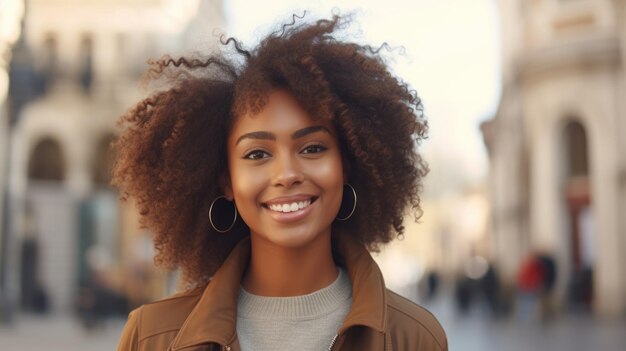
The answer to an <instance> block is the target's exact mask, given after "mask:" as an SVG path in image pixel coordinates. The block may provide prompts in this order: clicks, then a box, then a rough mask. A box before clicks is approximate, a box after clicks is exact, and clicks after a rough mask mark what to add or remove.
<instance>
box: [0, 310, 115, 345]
mask: <svg viewBox="0 0 626 351" xmlns="http://www.w3.org/2000/svg"><path fill="white" fill-rule="evenodd" d="M124 322H125V320H122V319H117V320H111V321H109V323H106V324H105V325H103V326H102V327H101V328H95V329H93V330H92V331H90V332H87V331H86V329H85V328H84V327H83V326H82V325H80V322H79V320H78V319H76V318H74V317H73V316H69V315H61V314H56V315H52V316H49V317H39V316H32V315H19V316H18V317H17V321H16V323H15V324H13V325H12V326H6V325H0V345H2V349H3V350H20V351H34V350H49V351H57V350H59V351H61V350H63V351H78V350H90V351H111V350H115V347H116V346H117V340H118V339H119V336H120V333H121V331H122V327H123V326H124Z"/></svg>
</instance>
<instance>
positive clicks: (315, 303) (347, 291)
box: [237, 267, 352, 320]
mask: <svg viewBox="0 0 626 351" xmlns="http://www.w3.org/2000/svg"><path fill="white" fill-rule="evenodd" d="M337 268H338V271H339V274H338V275H337V278H336V279H335V281H334V282H332V283H331V284H330V285H329V286H327V287H325V288H322V289H320V290H317V291H314V292H312V293H310V294H306V295H299V296H288V297H274V296H260V295H255V294H252V293H249V292H248V291H246V290H245V289H244V288H243V287H240V289H239V297H238V301H237V318H245V319H253V320H277V319H311V318H316V317H320V316H324V315H328V314H330V313H332V312H334V311H336V310H337V309H338V308H340V306H342V305H344V304H346V303H347V302H348V303H349V301H348V300H350V299H351V297H352V284H351V283H350V278H349V277H348V274H347V273H346V272H345V271H344V270H343V268H341V267H337Z"/></svg>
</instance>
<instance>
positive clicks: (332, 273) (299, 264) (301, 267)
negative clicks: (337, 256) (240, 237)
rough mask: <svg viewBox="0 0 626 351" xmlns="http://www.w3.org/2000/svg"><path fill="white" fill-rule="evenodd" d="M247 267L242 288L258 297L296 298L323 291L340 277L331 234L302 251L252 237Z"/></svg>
mask: <svg viewBox="0 0 626 351" xmlns="http://www.w3.org/2000/svg"><path fill="white" fill-rule="evenodd" d="M250 243H251V256H250V264H249V266H248V269H247V271H246V273H245V274H244V277H243V280H242V285H243V288H244V289H246V291H248V292H250V293H252V294H255V295H260V296H299V295H306V294H310V293H312V292H314V291H317V290H320V289H323V288H325V287H327V286H329V285H330V284H332V282H333V281H334V280H335V279H336V278H337V275H338V274H339V272H338V270H337V267H336V265H335V262H334V260H333V257H332V249H331V240H330V233H329V234H328V235H320V236H319V237H318V238H316V239H315V240H314V241H313V242H311V243H309V244H307V245H304V246H303V247H295V248H293V247H282V246H279V245H276V244H274V243H271V242H269V241H268V240H266V239H263V238H260V237H259V236H257V235H254V234H253V235H251V237H250Z"/></svg>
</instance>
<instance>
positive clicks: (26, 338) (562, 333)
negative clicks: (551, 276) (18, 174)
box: [0, 300, 626, 351]
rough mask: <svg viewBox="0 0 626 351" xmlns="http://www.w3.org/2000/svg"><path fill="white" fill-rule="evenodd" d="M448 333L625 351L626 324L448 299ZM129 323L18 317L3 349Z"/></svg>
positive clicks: (504, 348)
mask: <svg viewBox="0 0 626 351" xmlns="http://www.w3.org/2000/svg"><path fill="white" fill-rule="evenodd" d="M428 307H429V308H430V309H431V311H432V312H433V313H435V315H436V316H437V317H438V318H439V319H440V321H441V322H442V324H443V325H444V328H445V329H446V331H447V333H448V339H449V344H450V350H451V351H478V350H480V351H522V350H524V351H527V350H532V351H535V350H549V351H561V350H563V351H588V350H590V351H591V350H593V351H595V350H602V351H624V350H626V320H619V321H598V320H594V319H592V318H591V317H589V316H584V315H581V316H569V317H567V318H565V317H562V318H559V319H557V320H556V321H554V322H552V323H549V324H543V325H542V324H537V323H532V322H521V321H519V320H516V319H510V320H504V321H497V322H494V321H492V320H491V319H490V318H486V317H484V315H483V314H482V313H481V311H479V310H474V311H472V313H470V315H469V316H467V317H464V318H459V317H457V316H456V313H455V312H454V309H453V306H452V304H451V303H450V302H449V300H440V301H438V302H436V303H434V304H431V305H430V306H428ZM123 323H124V321H123V320H115V321H111V322H110V323H107V324H106V325H105V326H104V327H102V328H100V329H98V330H93V331H91V332H86V331H85V329H84V328H83V327H82V326H81V325H80V324H79V323H78V322H77V321H76V320H75V319H74V318H72V317H71V316H54V317H46V318H40V317H34V316H28V315H22V316H19V317H18V318H17V320H16V323H15V324H14V325H12V326H10V327H7V326H0V349H1V350H19V351H35V350H37V351H39V350H48V351H55V350H59V351H61V350H62V351H78V350H81V351H83V350H90V351H105V350H106V351H110V350H114V349H115V346H116V344H117V340H118V338H119V334H120V331H121V329H122V326H123Z"/></svg>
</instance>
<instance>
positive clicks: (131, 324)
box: [117, 308, 141, 351]
mask: <svg viewBox="0 0 626 351" xmlns="http://www.w3.org/2000/svg"><path fill="white" fill-rule="evenodd" d="M140 314H141V308H138V309H136V310H134V311H132V312H130V314H129V315H128V321H127V322H126V325H125V326H124V329H123V330H122V336H121V337H120V342H119V343H118V345H117V351H137V350H139V316H140Z"/></svg>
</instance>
